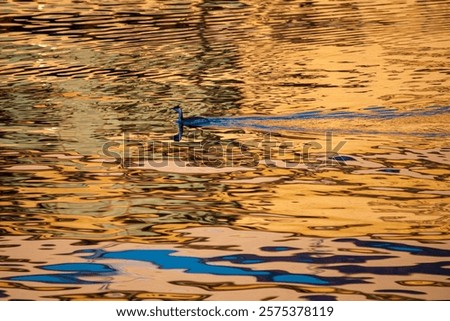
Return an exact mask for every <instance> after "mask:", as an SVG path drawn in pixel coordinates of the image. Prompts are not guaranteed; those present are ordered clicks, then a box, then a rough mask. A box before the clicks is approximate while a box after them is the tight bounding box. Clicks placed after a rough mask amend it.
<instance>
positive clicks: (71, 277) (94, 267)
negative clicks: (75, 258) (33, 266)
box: [6, 263, 116, 284]
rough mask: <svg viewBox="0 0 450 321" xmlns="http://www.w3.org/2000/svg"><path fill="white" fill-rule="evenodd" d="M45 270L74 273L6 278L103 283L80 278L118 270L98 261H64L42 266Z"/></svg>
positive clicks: (45, 281) (61, 282)
mask: <svg viewBox="0 0 450 321" xmlns="http://www.w3.org/2000/svg"><path fill="white" fill-rule="evenodd" d="M40 268H41V269H43V270H49V271H60V272H73V273H55V274H37V275H22V276H14V277H10V278H6V279H7V280H12V281H34V282H44V283H58V284H96V283H103V282H100V281H86V280H83V279H80V278H82V277H86V276H105V275H112V274H113V273H115V272H116V270H115V269H113V268H111V267H109V266H108V265H104V264H97V263H63V264H52V265H44V266H41V267H40Z"/></svg>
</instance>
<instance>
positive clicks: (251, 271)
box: [3, 238, 450, 286]
mask: <svg viewBox="0 0 450 321" xmlns="http://www.w3.org/2000/svg"><path fill="white" fill-rule="evenodd" d="M334 241H335V242H345V243H353V244H354V245H356V246H358V247H366V248H381V249H385V250H388V251H391V254H390V255H380V254H378V255H334V254H332V253H328V254H327V253H323V252H321V253H315V252H298V251H299V249H296V248H293V247H283V246H266V247H261V250H263V251H265V252H272V253H274V255H256V254H245V253H239V254H233V255H224V256H216V257H210V258H198V257H194V256H183V255H179V254H180V252H178V251H176V250H165V249H164V250H163V249H131V250H125V251H105V250H102V249H98V250H79V251H75V252H74V254H75V253H84V254H86V255H85V256H84V258H85V259H89V260H106V259H108V260H120V261H122V262H123V261H141V262H148V263H152V264H154V265H155V266H157V267H158V268H159V269H162V270H173V269H178V270H183V271H184V272H185V273H188V274H210V275H221V276H227V275H228V276H251V277H254V278H255V279H256V280H257V281H259V282H284V283H293V284H307V285H322V286H336V285H344V284H355V283H356V284H358V283H359V284H360V283H368V282H369V280H370V278H369V277H354V276H350V275H354V274H359V273H364V274H367V275H410V274H413V273H421V274H427V275H450V270H449V269H448V268H446V266H448V265H450V261H442V262H433V263H429V262H425V263H420V262H418V263H417V264H416V265H412V266H389V265H386V266H382V265H381V264H377V265H376V266H374V265H372V264H371V265H368V266H367V265H366V264H364V263H367V262H369V261H377V262H380V261H384V260H389V259H391V258H396V256H394V255H392V251H394V252H396V251H397V252H398V251H400V252H408V253H410V254H412V255H423V256H442V257H449V254H450V251H448V250H440V249H434V248H431V247H421V246H412V245H407V244H402V243H394V242H380V241H362V240H358V239H352V238H348V239H337V240H334ZM284 252H288V253H286V254H284ZM280 254H281V255H280ZM287 254H290V255H287ZM218 262H226V263H227V264H226V265H219V264H217V263H218ZM283 262H289V263H291V265H290V266H291V267H295V266H296V265H295V264H298V267H299V268H301V269H302V270H304V269H305V268H308V266H307V265H310V264H314V265H315V266H316V268H317V269H326V270H334V271H337V272H339V276H337V277H328V276H317V275H313V274H302V273H291V272H288V271H284V270H264V269H256V268H255V267H256V266H257V265H258V264H261V263H280V266H282V263H283ZM110 264H112V266H113V265H114V263H110ZM232 264H234V266H233V265H232ZM237 264H247V265H252V267H241V266H238V265H237ZM292 264H294V265H292ZM305 265H306V267H305ZM38 268H40V269H42V270H46V271H52V272H60V273H51V274H35V275H30V274H28V275H20V276H13V277H9V278H3V279H4V280H12V281H34V282H44V283H58V284H95V283H104V282H105V281H104V277H106V276H109V277H110V276H114V275H117V274H119V273H120V272H119V271H117V270H116V269H114V268H113V267H111V266H110V265H107V264H99V263H63V264H53V265H43V266H39V267H38ZM86 277H89V279H88V280H86V279H85V278H86ZM95 277H97V278H99V277H103V279H100V280H95V279H94V278H95Z"/></svg>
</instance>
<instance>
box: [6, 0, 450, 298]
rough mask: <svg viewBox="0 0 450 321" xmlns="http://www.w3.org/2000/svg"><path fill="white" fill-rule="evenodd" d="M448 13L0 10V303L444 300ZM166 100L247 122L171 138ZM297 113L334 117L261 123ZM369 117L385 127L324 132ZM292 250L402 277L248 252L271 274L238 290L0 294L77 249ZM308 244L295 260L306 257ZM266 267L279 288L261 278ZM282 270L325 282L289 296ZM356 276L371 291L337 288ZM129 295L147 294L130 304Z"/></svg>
mask: <svg viewBox="0 0 450 321" xmlns="http://www.w3.org/2000/svg"><path fill="white" fill-rule="evenodd" d="M449 9H450V5H449V4H448V3H447V2H445V1H406V0H405V1H397V2H395V3H392V2H390V1H377V3H376V4H374V3H373V2H371V1H356V2H355V1H338V2H336V1H328V0H321V1H281V0H280V1H256V0H246V1H221V2H216V1H208V0H193V1H184V2H177V3H172V2H165V1H149V0H147V1H146V0H142V1H133V2H132V3H130V2H128V1H112V2H110V3H109V4H108V5H106V4H103V3H101V2H98V3H97V2H95V1H87V2H86V1H85V2H76V3H73V2H71V1H65V0H59V1H52V0H48V1H40V2H39V3H35V2H16V1H12V0H11V1H10V0H8V1H5V2H3V3H2V4H0V29H1V31H2V32H1V33H0V76H1V77H2V80H3V81H2V82H1V83H0V123H1V128H0V155H1V157H0V171H1V182H2V183H1V185H0V191H1V194H0V206H1V212H0V216H1V220H0V235H1V238H2V244H1V247H0V255H1V262H2V265H1V267H0V270H1V271H2V274H1V279H0V298H1V299H50V298H51V299H59V300H79V299H80V300H97V299H98V300H116V299H118V300H185V299H186V300H204V299H215V300H221V299H226V300H234V299H245V298H248V297H249V293H251V296H252V297H254V298H255V299H258V300H271V299H274V300H275V299H280V300H282V299H284V300H297V299H305V300H309V299H311V300H312V299H317V298H319V299H336V298H337V299H342V300H352V299H357V300H362V299H369V300H410V299H411V300H412V299H448V298H449V297H448V294H447V293H446V292H444V291H443V290H442V289H445V288H447V287H448V282H447V279H446V277H448V270H445V264H444V263H445V262H444V263H443V262H441V261H440V259H441V258H442V257H443V256H444V255H443V254H442V253H445V250H448V248H449V237H448V235H449V217H450V206H449V203H450V202H449V196H450V191H449V176H450V147H449V143H450V141H449V138H448V137H449V130H448V123H449V120H450V119H449V117H450V116H449V115H450V113H449V109H448V108H445V107H446V106H449V102H450V78H449V74H450V61H449V57H450V39H449V37H448V34H450V24H449V23H448V17H447V15H446V12H448V10H449ZM176 104H181V105H182V106H183V108H184V111H185V113H186V115H187V116H199V115H201V116H216V117H219V116H227V117H229V116H242V115H244V116H248V115H253V116H255V115H257V116H266V118H264V119H257V118H255V117H253V118H251V121H241V122H239V121H236V122H234V123H233V124H234V125H233V126H211V127H208V128H200V129H189V128H185V133H184V137H183V139H182V140H181V141H180V142H173V141H172V136H173V135H174V134H175V133H176V131H177V128H176V125H175V121H174V120H175V118H176V115H175V114H174V112H173V111H172V110H171V109H170V107H173V106H174V105H176ZM375 106H378V107H379V108H378V109H370V110H368V108H373V107H375ZM433 108H435V109H433ZM374 110H375V111H374ZM430 110H431V111H433V110H435V111H436V112H430ZM304 112H317V113H318V114H319V115H330V113H331V114H332V113H341V112H342V113H344V114H343V115H344V116H343V117H335V118H320V117H319V118H314V117H312V118H308V119H299V118H296V119H289V120H287V119H283V120H280V119H276V118H274V117H273V116H280V115H290V114H295V113H304ZM376 112H378V113H380V115H388V116H389V117H385V118H382V117H381V118H380V117H379V118H377V117H372V118H371V117H355V118H351V117H346V116H345V115H348V114H345V113H355V114H358V115H363V116H364V115H369V116H370V115H371V114H370V113H372V114H373V113H376ZM383 113H384V114H383ZM399 115H402V116H401V117H399ZM262 126H264V128H263V127H262ZM105 144H106V145H105ZM105 146H107V147H108V151H109V152H110V154H108V153H105ZM339 146H340V147H339ZM335 147H339V148H337V149H336V150H334V149H333V148H335ZM330 149H331V153H330ZM333 151H334V152H336V153H337V154H336V153H334V154H333ZM111 153H114V155H119V156H120V159H117V158H116V159H115V158H114V157H111ZM149 158H152V159H151V160H149ZM180 164H181V165H180ZM205 228H206V229H207V230H202V229H205ZM193 231H201V232H198V233H196V232H193ZM224 231H226V232H224ZM218 235H220V236H221V238H219V241H217V239H216V237H217V236H218ZM350 240H351V241H350ZM354 240H360V241H361V242H363V241H364V242H365V241H367V240H378V241H380V242H382V241H385V242H387V243H376V245H373V244H372V243H367V242H366V243H364V242H363V243H361V244H362V245H352V244H353V243H352V242H356V241H354ZM43 242H44V243H43ZM45 242H48V243H45ZM303 242H307V243H308V244H316V243H315V242H317V244H319V243H320V244H322V243H326V244H327V251H328V252H326V256H334V255H339V254H340V252H345V255H349V256H350V255H359V256H363V255H369V256H374V257H375V256H377V255H387V254H389V255H390V256H392V257H389V258H388V259H386V261H384V259H383V261H381V262H378V263H376V264H379V265H382V266H383V267H386V268H389V267H390V268H392V269H393V270H395V267H397V266H402V267H403V266H404V267H405V269H406V270H408V271H412V272H410V274H408V273H406V274H402V273H403V272H402V271H397V272H398V273H397V274H395V273H393V274H389V273H387V272H386V271H385V270H382V269H381V270H376V269H375V270H373V269H371V268H372V266H371V263H370V261H368V262H362V263H360V264H357V266H350V267H348V266H344V263H342V264H341V265H342V266H340V265H339V264H338V263H339V262H334V261H333V263H323V265H320V264H319V265H314V264H310V265H307V264H306V265H302V264H303V263H302V264H300V263H298V262H297V263H298V264H296V263H295V262H290V263H286V262H284V261H277V260H275V259H274V258H272V257H269V259H268V260H269V261H270V260H273V262H272V261H270V262H271V263H270V262H269V261H268V262H265V263H263V265H264V268H266V269H267V271H268V272H267V273H269V274H270V278H266V279H258V275H257V274H251V275H246V274H245V273H250V272H248V271H249V270H251V271H252V273H256V272H255V271H258V270H262V269H263V268H261V265H258V264H259V263H254V262H253V261H251V262H253V263H251V264H250V263H249V264H250V268H249V270H245V269H244V270H239V272H237V273H238V274H237V275H234V274H233V275H221V274H220V273H219V275H216V274H214V273H207V272H205V273H204V274H201V273H199V274H195V275H192V274H189V273H188V272H186V270H188V268H187V267H186V266H184V268H185V270H183V268H182V267H180V271H181V272H180V271H174V270H172V269H171V268H166V267H164V266H160V267H158V268H155V267H154V266H153V268H150V266H152V264H156V263H154V262H153V263H149V262H146V261H145V262H140V263H136V262H133V263H132V264H130V262H129V261H128V260H126V259H121V260H119V259H115V260H109V261H108V263H107V264H106V265H108V266H111V267H112V266H114V269H112V268H111V269H112V270H114V271H112V270H111V273H110V274H108V273H106V274H105V275H103V274H100V275H98V276H94V277H93V276H86V275H84V274H83V273H84V272H83V271H81V272H80V271H78V272H80V273H81V275H82V278H81V281H80V280H78V281H77V282H78V283H77V282H76V281H74V280H73V279H71V280H72V281H71V282H72V283H71V282H68V283H67V284H62V283H61V284H52V283H51V282H50V281H49V282H45V281H42V280H46V279H45V278H44V279H40V280H41V282H39V281H36V279H34V281H30V280H25V279H20V280H19V279H14V278H16V277H18V276H20V277H22V276H32V275H37V276H38V278H39V277H40V275H42V274H43V273H45V272H43V270H45V268H46V267H47V265H48V266H54V265H59V264H66V263H67V262H68V261H70V260H69V259H67V257H70V258H73V260H74V261H76V262H79V263H83V262H84V263H86V259H84V258H81V257H79V256H77V253H78V252H77V250H86V249H92V250H94V249H98V248H110V247H111V248H118V249H121V250H126V249H147V248H149V249H157V248H158V246H159V247H160V248H162V249H174V248H175V249H179V250H180V251H181V252H182V253H181V254H182V255H184V256H185V257H189V258H191V257H195V258H202V259H205V258H211V257H215V258H216V259H217V258H219V257H221V256H223V255H226V254H227V253H229V252H233V253H234V252H236V253H240V252H245V253H246V255H249V257H250V256H251V255H256V254H258V253H259V252H261V248H263V247H271V246H272V247H277V246H280V244H289V246H291V247H296V248H299V250H298V251H300V252H301V251H306V250H305V248H304V247H303V246H302V245H301V244H303ZM333 242H336V244H335V243H333ZM337 242H350V243H351V244H345V246H344V245H342V247H339V246H338V245H337V244H338V243H337ZM389 242H399V243H398V246H394V245H392V244H390V243H389ZM43 244H50V245H51V246H50V245H48V246H44V245H43ZM317 244H316V245H314V246H312V247H311V249H308V250H307V251H309V250H311V251H313V252H314V251H316V252H317V253H319V252H320V251H321V249H322V248H321V247H320V246H318V245H317ZM355 244H356V243H355ZM358 244H359V243H358ZM374 244H375V243H374ZM386 244H387V245H386ZM372 246H374V247H375V248H376V250H375V249H374V247H372ZM377 246H380V247H381V248H377ZM383 246H385V247H383ZM421 246H424V247H425V249H423V248H421ZM428 247H429V248H434V250H430V249H429V248H428ZM399 249H400V250H399ZM404 249H408V250H407V251H406V252H402V251H403V250H404ZM408 251H410V252H408ZM427 251H429V252H427ZM422 252H423V253H425V254H423V255H422V254H421V255H420V256H418V255H416V254H415V253H422ZM43 253H47V254H45V255H44V254H43ZM236 253H235V254H236ZM349 253H350V254H349ZM427 253H428V254H427ZM430 253H431V254H430ZM436 253H438V254H436ZM61 254H65V255H61ZM181 254H180V255H181ZM259 254H261V253H259ZM236 255H237V254H236ZM345 255H344V256H345ZM264 258H267V257H266V256H264ZM169 259H170V257H169ZM344 259H345V258H344ZM357 259H358V258H357ZM186 260H188V259H186ZM231 261H232V260H231ZM231 261H230V262H227V265H229V266H233V267H235V268H237V267H238V266H241V265H246V264H247V263H245V264H244V263H243V264H241V265H239V264H238V263H233V262H231ZM207 263H208V262H207V261H206V263H205V266H206V268H211V267H210V266H209V265H208V264H207ZM180 264H181V263H180ZM252 264H255V265H254V266H253V265H252ZM280 264H281V266H282V268H283V269H284V268H286V269H288V270H289V271H288V272H289V273H290V274H289V275H290V277H288V275H287V274H286V275H282V276H279V275H275V274H276V273H275V272H273V271H275V270H277V269H280ZM156 265H157V264H156ZM205 266H204V267H205ZM414 266H417V267H418V269H419V268H420V269H422V266H424V267H423V269H422V270H420V269H419V270H414V268H412V267H414ZM443 266H444V267H443ZM330 270H332V272H329V271H330ZM243 271H244V272H243ZM357 271H364V273H363V272H357ZM436 271H438V272H436ZM52 273H53V272H50V274H52ZM239 273H243V274H244V275H240V274H239ZM286 273H287V272H286ZM301 273H303V274H305V275H307V277H305V278H306V280H309V278H313V276H318V277H324V278H325V279H326V278H330V279H326V281H327V282H328V281H329V282H331V283H332V282H337V283H336V284H335V285H333V286H330V285H329V284H327V285H324V284H322V285H320V282H325V281H324V280H325V279H320V278H319V279H318V281H317V282H318V283H317V284H315V285H311V284H307V282H306V283H302V282H303V281H304V280H305V279H304V278H301V277H300V276H299V275H300V274H301ZM359 273H361V274H363V277H362V278H361V280H362V279H364V280H366V279H369V280H370V282H369V283H367V284H366V283H364V284H363V285H361V284H353V283H351V282H350V281H351V280H350V279H348V280H347V278H348V277H354V276H355V275H356V276H358V277H359ZM383 273H385V274H383ZM272 274H274V275H272ZM69 277H73V275H70V276H69ZM333 277H336V278H337V279H339V280H337V281H336V280H335V279H333ZM140 278H141V279H145V280H148V282H153V281H154V279H155V278H160V279H159V281H160V283H158V285H157V286H156V287H155V288H154V289H152V290H151V291H150V290H148V287H147V288H146V285H145V284H143V283H140V282H139V281H136V280H141V279H140ZM277 278H278V279H277ZM89 279H95V280H96V281H98V283H92V284H90V283H89V284H88V283H83V282H82V281H83V280H84V281H86V280H89ZM288 279H289V281H286V280H288ZM299 279H301V280H303V281H301V282H300V281H298V280H299ZM130 280H133V281H132V282H131V281H130ZM255 280H256V281H255ZM280 280H281V281H280ZM283 280H284V281H283ZM292 280H294V281H292ZM330 280H331V281H330ZM349 280H350V281H349ZM361 280H360V281H361ZM53 281H54V280H53ZM341 281H342V282H344V281H345V282H347V281H348V282H350V283H349V284H340V283H339V282H341ZM296 282H297V283H296Z"/></svg>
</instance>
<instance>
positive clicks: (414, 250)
mask: <svg viewBox="0 0 450 321" xmlns="http://www.w3.org/2000/svg"><path fill="white" fill-rule="evenodd" d="M334 242H345V243H353V244H355V245H356V246H359V247H369V248H381V249H385V250H390V251H399V252H408V253H410V254H412V255H422V256H440V257H450V250H441V249H435V248H432V247H427V246H412V245H406V244H401V243H393V242H380V241H364V240H358V239H352V238H343V239H337V240H334Z"/></svg>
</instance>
